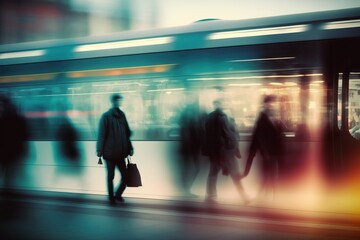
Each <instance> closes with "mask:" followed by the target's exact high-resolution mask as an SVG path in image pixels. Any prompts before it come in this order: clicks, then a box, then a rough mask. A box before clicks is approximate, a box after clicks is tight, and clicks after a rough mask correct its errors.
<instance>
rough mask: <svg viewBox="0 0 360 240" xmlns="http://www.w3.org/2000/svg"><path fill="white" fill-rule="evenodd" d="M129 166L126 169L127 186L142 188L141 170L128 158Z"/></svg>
mask: <svg viewBox="0 0 360 240" xmlns="http://www.w3.org/2000/svg"><path fill="white" fill-rule="evenodd" d="M127 161H128V164H127V169H126V186H128V187H140V186H142V183H141V176H140V172H139V169H138V168H137V165H136V164H135V163H131V160H130V158H127Z"/></svg>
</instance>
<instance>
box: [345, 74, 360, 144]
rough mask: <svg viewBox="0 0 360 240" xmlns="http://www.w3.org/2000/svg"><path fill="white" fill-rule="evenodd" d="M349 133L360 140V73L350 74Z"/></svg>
mask: <svg viewBox="0 0 360 240" xmlns="http://www.w3.org/2000/svg"><path fill="white" fill-rule="evenodd" d="M348 119H349V131H350V134H351V136H353V137H354V138H355V139H357V140H360V73H359V72H353V73H350V77H349V117H348Z"/></svg>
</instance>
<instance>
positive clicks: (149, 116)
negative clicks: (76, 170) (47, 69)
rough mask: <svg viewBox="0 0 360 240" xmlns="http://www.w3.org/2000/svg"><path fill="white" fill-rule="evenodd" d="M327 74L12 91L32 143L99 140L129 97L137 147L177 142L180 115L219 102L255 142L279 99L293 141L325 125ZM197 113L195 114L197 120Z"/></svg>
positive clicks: (91, 84) (279, 110)
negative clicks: (106, 121)
mask: <svg viewBox="0 0 360 240" xmlns="http://www.w3.org/2000/svg"><path fill="white" fill-rule="evenodd" d="M322 82H323V81H322V74H320V73H308V74H289V73H286V72H285V73H279V74H267V73H259V72H257V73H251V72H250V73H249V72H248V73H246V74H241V73H236V74H234V73H231V74H230V73H229V74H221V75H220V74H215V73H213V74H211V76H210V75H202V76H201V77H199V76H197V75H189V76H187V77H183V76H181V77H180V76H177V77H164V78H160V77H159V78H147V79H144V78H142V79H131V80H130V79H129V80H124V79H121V80H116V81H101V79H99V80H96V81H89V82H82V83H72V84H51V85H38V86H27V87H17V88H12V89H11V90H10V91H11V92H12V96H13V98H14V100H15V101H16V102H17V103H18V104H19V106H20V107H21V109H22V111H23V112H24V114H25V116H26V118H27V119H28V122H29V125H30V128H31V132H32V139H34V140H35V139H36V140H50V139H59V136H62V135H61V131H64V129H65V130H67V131H68V132H69V133H71V135H72V136H76V138H77V140H96V138H97V131H98V123H99V119H100V117H101V114H102V113H104V112H105V111H107V110H108V109H109V108H110V102H109V96H110V95H111V94H112V93H121V94H122V95H123V97H124V98H123V103H122V109H123V110H124V112H125V114H126V116H127V118H128V121H129V124H130V127H131V129H132V131H133V135H132V139H133V140H176V139H178V138H179V129H180V116H181V113H182V112H183V110H185V108H186V106H188V105H189V104H195V105H196V108H195V109H197V110H199V111H198V112H197V113H199V114H203V115H205V114H206V113H209V112H211V111H212V110H213V106H212V103H213V101H214V100H215V99H218V98H221V99H223V100H224V106H225V111H226V113H227V114H228V115H229V117H231V118H232V119H233V120H234V121H235V123H236V124H237V127H238V129H239V131H240V136H242V137H246V136H250V134H251V132H252V129H253V127H254V125H255V121H256V117H257V115H258V113H259V111H260V110H261V105H262V104H261V101H262V98H263V96H264V95H269V94H274V95H276V96H277V97H278V100H279V101H278V104H277V113H278V114H277V115H278V117H279V119H280V120H281V122H282V123H283V125H284V128H285V131H286V134H287V136H288V137H295V136H298V135H303V133H304V129H307V130H310V131H309V132H311V133H313V132H316V131H314V129H315V130H316V129H317V128H318V125H319V122H320V117H319V114H320V112H321V111H320V107H321V106H322V102H321V101H322V97H323V92H324V91H323V84H322ZM194 114H195V113H194Z"/></svg>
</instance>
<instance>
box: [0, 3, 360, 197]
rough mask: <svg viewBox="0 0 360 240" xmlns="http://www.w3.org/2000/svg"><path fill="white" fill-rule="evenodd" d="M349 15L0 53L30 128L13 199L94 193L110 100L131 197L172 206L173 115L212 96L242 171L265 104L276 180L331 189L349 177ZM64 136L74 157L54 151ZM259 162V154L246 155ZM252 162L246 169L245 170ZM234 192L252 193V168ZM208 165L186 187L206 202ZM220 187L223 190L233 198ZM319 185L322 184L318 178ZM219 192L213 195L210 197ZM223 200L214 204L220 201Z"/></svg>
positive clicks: (357, 69)
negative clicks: (228, 122) (116, 103)
mask: <svg viewBox="0 0 360 240" xmlns="http://www.w3.org/2000/svg"><path fill="white" fill-rule="evenodd" d="M359 43H360V8H356V9H343V10H333V11H324V12H315V13H303V14H294V15H286V16H275V17H266V18H257V19H247V20H216V19H214V20H209V21H199V22H195V23H192V24H190V25H186V26H179V27H173V28H164V29H150V30H141V31H126V32H121V33H115V34H109V35H104V36H92V37H84V38H76V39H62V40H51V41H40V42H29V43H16V44H7V45H2V46H0V65H1V67H0V69H1V70H0V75H1V76H0V94H1V95H6V96H8V97H9V98H10V99H11V100H12V101H13V102H14V103H15V105H16V106H17V108H18V109H19V111H20V112H21V113H22V114H23V115H24V116H25V118H26V120H27V124H28V126H29V129H30V137H29V141H28V143H29V148H28V153H27V155H26V158H25V159H24V160H23V161H22V162H21V163H19V166H18V167H17V169H18V170H17V171H16V175H17V176H18V177H16V179H15V181H14V182H13V183H12V184H13V185H12V186H13V187H14V188H16V189H28V190H40V191H59V192H75V193H93V194H105V193H106V187H105V186H106V182H105V170H104V167H103V166H100V165H98V164H97V162H98V159H97V157H96V152H95V151H96V149H95V143H96V139H97V131H98V122H99V119H100V116H101V114H102V113H103V112H105V111H106V110H107V109H108V108H109V107H110V103H109V96H110V95H111V94H112V93H121V94H122V96H123V97H124V98H123V106H122V109H123V111H124V112H125V113H126V116H127V119H128V122H129V125H130V127H131V129H132V132H133V135H132V142H133V145H134V149H135V154H134V156H133V157H132V161H134V162H136V163H137V164H138V167H139V169H140V172H141V175H142V179H143V185H144V186H143V187H141V188H128V189H127V190H126V194H127V195H128V196H136V197H150V198H176V197H178V196H181V187H180V186H179V185H181V184H179V183H180V182H181V180H179V179H180V178H181V177H180V176H179V175H180V174H179V171H180V168H181V166H180V165H181V164H179V156H178V155H179V154H178V145H179V128H180V126H179V115H180V113H181V112H182V111H183V109H184V108H185V107H186V106H187V105H188V104H190V103H191V102H195V103H196V105H197V106H198V107H199V109H202V110H203V111H204V112H206V113H209V112H210V111H211V110H212V102H213V101H214V100H215V99H218V98H222V99H225V101H226V106H227V107H226V112H227V114H228V115H229V116H231V117H232V119H234V121H235V122H236V124H237V126H238V129H239V133H240V139H239V146H240V151H241V154H242V156H243V157H242V159H240V160H239V165H240V169H243V167H244V165H245V163H244V159H245V158H246V156H247V151H248V145H249V141H250V139H251V134H252V130H253V127H254V124H255V121H256V117H257V114H258V113H259V111H260V110H261V99H262V97H263V96H265V95H269V94H272V95H276V96H277V97H278V99H280V101H279V105H278V109H279V116H280V118H281V121H282V122H283V123H284V126H285V133H284V134H285V137H286V149H287V153H286V156H285V168H284V171H283V173H284V174H283V175H284V176H285V177H284V178H286V179H287V181H288V182H289V184H290V185H291V183H293V184H295V183H296V182H299V181H301V180H300V179H304V178H307V176H308V175H307V173H308V172H311V170H309V169H312V170H314V169H316V171H315V172H316V176H317V177H318V178H320V176H321V178H324V179H330V180H329V181H331V182H337V181H341V179H344V178H345V176H350V175H351V176H352V175H356V174H355V172H354V171H355V170H356V169H357V170H358V169H359V160H360V159H359V158H360V155H359V149H360V148H359V145H360V142H359V140H360V138H359V134H360V131H359V132H357V129H356V125H357V124H358V122H359V121H360V120H359V114H360V60H359V59H360V58H359V57H360V44H359ZM66 132H69V134H73V136H75V137H76V140H74V144H75V146H74V148H75V151H76V152H77V153H76V157H75V158H74V159H71V157H69V156H67V155H66V154H63V153H62V147H61V146H62V145H61V144H62V142H63V138H62V137H64V134H62V133H65V134H66ZM257 157H260V156H257ZM255 162H256V160H255ZM254 169H255V170H253V171H252V172H251V173H250V176H249V178H248V179H244V184H245V188H248V189H252V190H249V191H250V192H251V191H255V190H253V189H256V183H257V179H258V174H257V173H256V166H255V167H254ZM207 171H208V161H207V158H206V157H204V156H201V171H200V173H199V174H198V177H197V179H196V182H195V183H194V186H193V190H192V191H193V192H195V193H196V194H198V195H202V194H204V193H205V184H206V183H205V182H206V175H207ZM228 181H229V180H226V179H225V178H224V179H222V180H220V182H219V185H221V186H223V187H222V189H223V190H222V191H224V192H226V194H228V195H234V194H233V191H234V190H233V189H232V187H231V186H228V185H229V183H228ZM326 181H328V180H326ZM219 188H220V187H219ZM226 194H225V193H224V194H223V195H226Z"/></svg>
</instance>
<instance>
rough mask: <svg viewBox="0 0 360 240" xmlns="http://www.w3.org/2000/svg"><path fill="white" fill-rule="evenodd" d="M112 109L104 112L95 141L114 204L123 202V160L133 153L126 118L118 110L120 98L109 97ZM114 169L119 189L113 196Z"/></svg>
mask: <svg viewBox="0 0 360 240" xmlns="http://www.w3.org/2000/svg"><path fill="white" fill-rule="evenodd" d="M110 101H111V104H112V108H110V109H109V110H108V111H107V112H105V113H104V114H103V115H102V116H101V119H100V124H99V132H98V139H97V145H96V148H97V156H98V157H103V158H104V160H105V162H106V168H107V188H108V194H109V201H110V203H111V204H115V200H117V201H120V202H124V199H123V197H122V194H123V192H124V191H125V188H126V163H125V158H126V157H127V156H129V155H130V156H132V155H133V153H134V149H133V146H132V144H131V141H130V136H131V131H130V128H129V124H128V122H127V120H126V116H125V114H124V112H123V111H121V110H120V106H121V101H122V96H121V95H120V94H113V95H112V96H111V97H110ZM115 167H117V168H118V169H119V171H120V174H121V181H120V185H119V188H118V189H117V191H116V194H115V195H114V185H113V180H114V176H115Z"/></svg>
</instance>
